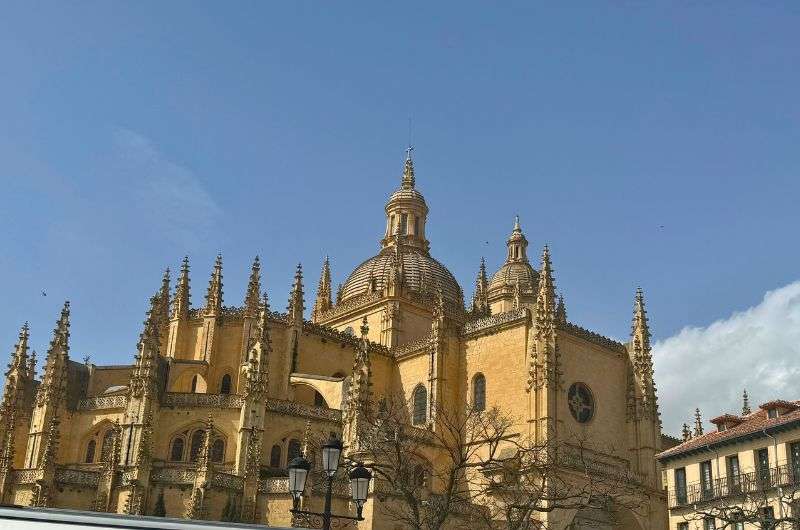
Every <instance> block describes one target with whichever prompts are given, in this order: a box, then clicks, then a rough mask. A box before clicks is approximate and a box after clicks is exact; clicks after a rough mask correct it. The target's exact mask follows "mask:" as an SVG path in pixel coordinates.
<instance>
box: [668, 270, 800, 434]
mask: <svg viewBox="0 0 800 530" xmlns="http://www.w3.org/2000/svg"><path fill="white" fill-rule="evenodd" d="M653 350H654V356H655V363H656V378H657V382H658V384H659V394H660V405H661V411H662V415H663V420H664V429H665V431H666V432H671V433H673V434H676V433H679V432H680V426H681V424H682V423H683V422H688V421H689V420H690V418H691V416H692V413H693V411H694V409H695V407H700V410H701V411H702V412H703V417H704V419H705V420H708V419H710V418H713V417H716V416H718V415H720V414H722V413H724V412H732V413H739V412H741V407H742V403H741V394H742V389H744V388H746V389H747V391H748V393H749V394H750V396H751V398H752V399H751V405H752V406H754V407H755V406H758V404H759V403H764V402H766V401H769V400H770V399H775V398H782V399H800V388H798V384H797V382H798V381H800V281H797V282H793V283H790V284H789V285H786V286H784V287H781V288H780V289H776V290H774V291H769V292H767V293H766V294H765V295H764V299H763V300H762V301H761V303H759V304H758V305H756V306H753V307H751V308H749V309H747V310H746V311H742V312H738V313H734V314H733V315H731V316H730V317H729V318H726V319H722V320H718V321H716V322H714V323H712V324H711V325H709V326H707V327H703V328H700V327H686V328H684V329H682V330H681V331H680V332H679V333H677V334H676V335H674V336H672V337H669V338H667V339H665V340H662V341H659V342H658V343H657V344H655V346H654V348H653Z"/></svg>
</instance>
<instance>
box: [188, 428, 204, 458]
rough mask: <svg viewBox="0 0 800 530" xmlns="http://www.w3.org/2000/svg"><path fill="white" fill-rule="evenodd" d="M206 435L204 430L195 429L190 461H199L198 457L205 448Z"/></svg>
mask: <svg viewBox="0 0 800 530" xmlns="http://www.w3.org/2000/svg"><path fill="white" fill-rule="evenodd" d="M205 436H206V433H205V431H203V430H197V431H194V433H193V434H192V446H191V450H190V451H189V462H197V457H198V455H199V454H200V450H201V449H203V439H204V438H205Z"/></svg>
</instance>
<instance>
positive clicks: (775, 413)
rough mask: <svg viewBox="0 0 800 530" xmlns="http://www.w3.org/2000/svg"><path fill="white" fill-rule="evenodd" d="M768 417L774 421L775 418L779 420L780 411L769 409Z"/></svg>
mask: <svg viewBox="0 0 800 530" xmlns="http://www.w3.org/2000/svg"><path fill="white" fill-rule="evenodd" d="M767 417H769V418H770V419H773V420H774V419H775V418H777V417H778V409H769V410H768V411H767Z"/></svg>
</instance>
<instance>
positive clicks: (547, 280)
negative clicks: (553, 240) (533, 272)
mask: <svg viewBox="0 0 800 530" xmlns="http://www.w3.org/2000/svg"><path fill="white" fill-rule="evenodd" d="M555 304H556V284H555V281H554V280H553V266H552V263H551V262H550V249H549V248H548V246H547V245H545V246H544V249H543V250H542V268H541V270H540V271H539V293H538V295H537V296H536V318H537V320H541V319H548V320H552V319H555V312H556V306H555Z"/></svg>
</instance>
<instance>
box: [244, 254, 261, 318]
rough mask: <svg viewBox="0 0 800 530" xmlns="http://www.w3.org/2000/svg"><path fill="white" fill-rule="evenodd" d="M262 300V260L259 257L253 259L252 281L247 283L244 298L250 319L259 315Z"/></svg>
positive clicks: (246, 311) (246, 312) (245, 308)
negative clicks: (259, 305)
mask: <svg viewBox="0 0 800 530" xmlns="http://www.w3.org/2000/svg"><path fill="white" fill-rule="evenodd" d="M260 298H261V260H260V259H259V257H258V256H256V257H255V258H254V259H253V265H252V267H251V268H250V281H249V282H248V283H247V293H246V294H245V297H244V310H245V314H246V315H247V316H249V317H255V316H256V315H258V304H259V299H260Z"/></svg>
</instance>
